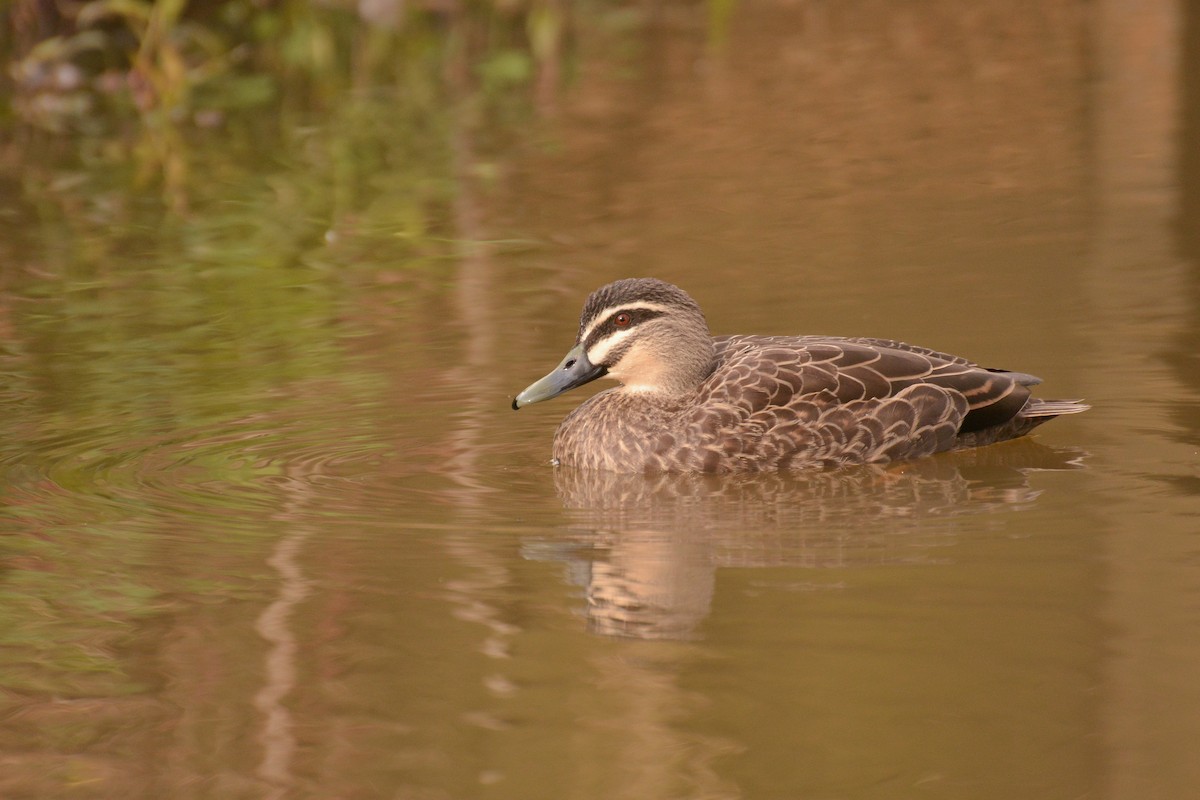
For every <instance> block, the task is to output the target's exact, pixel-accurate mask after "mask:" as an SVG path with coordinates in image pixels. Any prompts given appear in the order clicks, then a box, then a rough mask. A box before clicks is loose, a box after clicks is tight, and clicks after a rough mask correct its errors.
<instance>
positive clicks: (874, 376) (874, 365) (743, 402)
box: [713, 336, 1037, 457]
mask: <svg viewBox="0 0 1200 800" xmlns="http://www.w3.org/2000/svg"><path fill="white" fill-rule="evenodd" d="M714 344H715V346H716V350H717V362H718V367H717V371H718V372H721V373H723V374H725V375H726V376H729V375H733V376H735V377H734V379H732V380H729V379H728V378H727V379H726V380H723V381H720V382H717V385H714V386H713V394H714V399H716V397H715V396H716V395H723V397H722V398H721V399H723V400H725V401H726V402H729V403H731V404H733V405H736V406H738V407H740V408H742V409H744V410H745V411H747V412H749V413H751V414H753V413H756V412H760V411H762V410H764V409H767V408H771V407H775V406H783V405H787V404H788V403H793V402H794V401H795V400H796V399H805V400H808V401H810V402H814V403H815V404H816V406H817V407H835V406H840V405H844V404H847V403H851V402H853V401H856V400H882V399H887V398H895V397H898V396H900V394H901V393H903V392H904V391H905V390H906V389H909V388H910V387H918V386H936V387H940V388H942V389H948V390H950V394H951V395H958V396H960V397H961V398H962V399H963V400H964V401H965V414H953V413H950V412H949V409H951V408H953V407H957V403H955V402H952V401H951V400H950V399H949V398H948V396H947V395H946V394H945V393H937V396H938V397H939V398H941V400H940V401H939V404H938V408H937V410H936V412H935V411H928V412H927V415H928V417H929V420H933V421H932V422H929V421H926V422H923V423H921V424H918V423H916V422H910V423H908V424H907V425H906V426H905V427H906V428H907V429H908V430H909V431H910V432H911V431H914V430H917V429H918V428H920V427H921V425H922V424H927V425H929V426H930V429H931V430H936V431H937V433H936V434H930V436H931V437H932V438H933V439H934V440H937V441H938V442H940V443H943V444H944V442H943V441H942V440H944V439H945V435H946V429H947V423H948V421H949V419H950V418H951V417H954V416H957V419H956V427H955V431H954V433H955V435H958V434H967V433H975V432H977V431H981V430H985V429H988V428H993V427H996V426H1000V425H1004V424H1005V423H1007V422H1008V421H1009V420H1011V419H1013V418H1014V417H1016V416H1017V415H1018V414H1019V413H1020V412H1021V410H1022V409H1023V408H1024V407H1025V406H1026V403H1027V402H1028V400H1029V395H1030V392H1029V389H1028V388H1026V387H1027V385H1029V384H1031V383H1033V382H1035V381H1036V380H1037V379H1036V378H1034V377H1033V376H1031V375H1025V374H1023V373H1008V372H1004V371H998V370H987V369H984V368H982V367H979V366H976V365H975V364H974V363H973V362H971V361H968V360H967V359H965V358H962V357H959V356H953V355H949V354H947V353H941V352H939V351H936V350H931V349H928V348H923V347H916V346H913V345H909V344H906V343H904V342H896V341H893V340H888V339H868V338H853V339H851V338H836V337H819V336H797V337H784V336H727V337H718V338H717V339H716V340H714ZM918 396H919V397H923V398H924V400H923V402H924V403H925V404H926V406H928V404H929V402H930V398H931V397H932V395H930V394H928V393H924V394H918V395H911V394H910V395H906V397H908V398H909V400H910V401H911V400H912V399H913V398H915V397H918ZM923 407H925V406H923ZM900 410H901V409H900V408H899V407H897V408H892V409H890V410H887V411H885V412H880V413H884V415H885V416H886V415H888V414H894V413H898V412H899V411H900ZM945 414H950V416H949V417H945V416H944V415H945ZM858 418H861V415H860V416H856V419H858ZM841 420H842V418H841V417H839V418H838V420H831V421H830V424H833V425H834V427H837V423H838V422H839V421H841ZM886 429H887V426H886V425H885V438H887V439H889V440H894V438H895V435H896V434H894V433H893V434H887V433H886ZM914 446H915V448H916V449H918V450H920V449H923V445H921V444H920V443H918V444H917V445H914ZM941 449H945V448H944V447H943V448H941ZM904 457H910V456H907V455H906V456H904Z"/></svg>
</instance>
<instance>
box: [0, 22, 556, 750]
mask: <svg viewBox="0 0 1200 800" xmlns="http://www.w3.org/2000/svg"><path fill="white" fill-rule="evenodd" d="M368 7H369V9H370V12H369V13H370V14H371V15H372V16H371V18H370V19H367V18H364V17H362V16H359V15H358V14H356V13H355V12H354V11H353V9H356V8H362V9H368ZM64 8H73V6H70V5H69V4H53V3H45V2H40V1H39V0H15V2H13V3H10V4H8V5H7V6H6V7H5V11H4V12H3V13H4V14H5V15H6V16H7V17H8V20H7V22H8V24H9V25H10V28H11V30H12V31H13V32H14V36H13V37H12V38H11V39H10V40H8V41H7V42H6V44H4V45H0V48H2V47H8V48H12V50H11V51H10V52H3V53H0V55H3V56H5V57H6V60H8V61H9V62H10V63H11V64H13V66H12V68H11V69H10V71H9V74H8V76H7V77H8V79H9V80H10V81H11V87H10V88H11V92H12V94H13V96H14V97H15V101H14V103H13V112H9V111H7V110H6V111H5V112H0V113H6V114H9V117H8V118H7V119H5V120H4V122H5V123H6V126H5V129H4V130H3V131H0V137H2V138H3V141H2V142H0V609H3V611H0V650H4V651H5V652H6V653H7V655H6V656H5V657H4V658H3V659H0V667H3V671H4V673H5V675H7V676H8V677H7V678H4V679H2V680H0V689H7V690H12V691H15V692H17V693H19V694H28V695H30V696H36V695H41V694H47V695H61V696H72V695H95V696H103V695H110V696H113V695H119V694H123V693H126V692H136V691H139V690H142V689H143V688H144V686H145V681H142V680H141V679H140V678H138V676H136V675H133V674H131V673H130V672H129V671H128V670H127V669H126V666H125V664H124V661H123V658H124V655H123V654H125V653H126V652H127V651H128V650H129V649H130V648H135V647H137V646H139V645H138V643H137V641H136V639H137V637H138V636H139V635H140V634H139V632H140V631H142V630H143V628H144V627H145V626H146V625H147V623H146V622H145V621H146V620H147V619H151V618H153V617H155V616H156V615H158V614H160V613H161V612H162V611H164V610H166V609H168V608H170V607H172V606H173V605H175V606H177V605H178V603H179V599H178V598H180V597H183V598H185V601H184V602H190V600H189V599H186V598H192V597H196V596H204V595H209V596H210V597H213V598H218V599H219V600H220V601H227V600H229V599H230V598H236V595H237V591H235V590H231V588H230V585H229V583H228V582H234V583H236V582H237V581H239V580H243V581H245V580H246V576H242V577H239V576H238V575H237V574H236V569H237V568H236V567H234V568H233V569H227V564H226V563H225V561H222V559H225V560H226V561H228V560H230V559H231V558H232V560H233V562H234V563H235V564H240V566H241V567H242V568H243V569H245V568H246V567H245V563H249V564H261V562H262V557H261V555H260V554H259V553H258V552H257V549H256V548H258V547H260V546H265V543H268V542H269V541H270V540H271V537H273V536H274V535H277V533H278V531H273V530H271V529H270V528H269V526H263V525H262V523H261V520H262V518H263V517H264V516H267V515H265V514H262V513H261V510H262V508H264V507H272V508H273V507H274V505H275V504H276V503H277V502H278V498H277V495H276V493H275V492H274V491H273V484H272V483H271V481H272V480H275V479H277V478H278V477H279V476H280V474H281V472H282V467H281V464H284V463H288V462H289V460H291V461H300V460H302V459H301V456H300V455H298V453H301V451H304V455H305V457H308V458H311V459H313V460H315V461H319V460H320V459H321V458H329V457H330V456H329V453H328V452H325V451H322V450H321V448H323V447H324V448H333V447H336V448H338V453H337V455H338V457H339V458H342V459H348V458H358V457H366V456H367V455H369V454H371V453H374V452H377V451H378V450H379V449H381V447H383V446H384V445H383V444H381V443H380V440H379V436H378V433H377V429H376V427H373V426H377V425H378V423H379V420H378V418H377V417H376V416H374V415H373V414H372V413H366V411H365V410H370V409H375V408H377V407H378V406H379V404H380V403H381V400H380V398H381V397H382V396H383V395H384V393H385V392H386V391H387V390H388V388H389V387H386V386H382V385H380V384H381V382H382V381H383V380H385V378H384V377H382V376H381V374H380V373H379V372H372V371H370V370H359V369H356V367H355V362H354V360H353V358H351V357H349V356H348V351H350V350H351V346H352V345H353V340H354V337H355V336H356V335H358V334H359V333H360V332H361V331H362V330H366V329H369V326H364V325H358V324H356V322H355V320H356V319H357V318H359V317H361V316H362V315H363V313H364V308H367V307H369V306H370V304H371V302H372V301H373V298H374V297H375V295H376V294H377V292H376V291H375V288H376V287H380V286H387V285H393V284H397V283H398V284H399V285H400V286H402V287H407V288H410V289H411V291H407V292H393V293H392V295H390V296H389V300H390V306H389V307H388V308H387V309H385V310H384V312H383V313H387V314H398V315H400V316H402V317H403V316H404V315H406V314H407V315H408V316H409V318H412V317H418V318H420V319H426V318H433V317H435V316H436V314H437V310H436V308H434V309H431V310H424V309H415V308H414V309H409V308H407V307H406V306H405V304H406V303H411V304H413V305H414V306H415V305H416V298H417V297H422V296H424V297H429V296H436V295H437V294H439V293H440V292H442V291H443V288H444V286H445V285H446V283H447V281H446V280H445V278H444V272H445V265H446V264H447V263H448V258H447V257H448V256H449V255H450V253H451V250H450V248H449V247H447V243H448V242H451V241H453V240H454V238H455V237H456V236H458V235H461V234H460V233H459V232H458V231H457V230H456V227H455V224H454V220H453V208H454V201H455V199H456V197H457V196H458V194H459V193H460V192H463V191H476V190H478V187H479V185H480V184H481V183H482V181H483V179H485V178H487V177H488V176H489V175H492V174H494V172H495V170H494V169H492V168H491V167H490V166H489V165H488V164H487V163H486V156H485V155H481V153H480V152H479V143H483V144H484V145H486V146H487V147H492V148H494V147H495V146H496V145H497V144H498V143H502V142H503V139H504V135H505V127H506V126H508V125H511V124H513V123H515V122H519V121H520V120H522V119H525V118H527V116H528V111H529V107H530V102H531V98H533V100H534V101H536V96H537V94H538V92H540V90H541V81H542V80H543V76H544V75H547V74H549V75H552V76H554V75H557V74H558V72H557V64H556V62H557V59H558V58H559V56H560V54H559V50H560V42H561V40H562V37H563V35H564V30H565V26H564V23H563V20H564V17H563V11H562V7H561V6H560V5H559V4H558V3H557V2H555V0H534V2H532V3H530V4H526V5H523V4H510V3H506V2H500V0H497V2H495V3H483V4H458V3H454V4H449V3H447V4H440V3H435V2H431V3H425V4H424V5H417V4H411V3H400V2H387V0H376V1H375V2H370V3H365V2H364V3H357V4H355V3H312V2H307V0H305V1H304V2H301V0H280V2H275V3H258V2H253V1H252V0H229V1H228V2H199V1H196V2H191V3H185V2H183V0H167V1H166V2H150V1H149V0H95V2H87V3H82V4H79V5H78V12H77V13H75V14H74V16H71V17H61V16H55V15H56V14H58V13H59V11H57V9H64ZM363 13H364V14H365V13H367V12H366V11H364V12H363ZM47 14H49V15H50V16H49V17H47ZM484 131H487V135H486V136H485V135H483V132H484ZM464 140H467V141H469V142H471V147H470V148H467V149H469V152H466V153H464V146H463V141H464ZM434 302H435V303H436V297H435V300H434ZM419 327H420V326H416V325H414V328H419ZM398 355H399V356H400V358H401V359H408V360H409V362H410V363H407V364H406V363H399V364H397V365H396V366H395V372H396V373H397V374H399V375H404V374H406V370H407V371H409V372H411V373H413V374H424V373H423V370H424V371H428V370H429V367H428V365H425V364H421V363H420V361H421V359H422V358H425V356H423V355H422V354H421V352H420V348H416V347H414V348H412V350H411V352H403V353H398ZM348 409H355V410H357V411H358V412H359V413H358V415H355V414H353V413H350V414H344V413H343V412H345V411H346V410H348ZM339 414H342V416H339ZM306 425H309V426H313V427H314V428H319V430H314V429H313V428H309V427H305V426H306ZM306 437H308V438H306ZM335 440H336V441H335ZM384 444H386V443H384ZM305 448H308V450H307V451H306V450H305ZM264 452H265V453H266V454H264ZM314 453H315V454H314ZM201 487H202V488H201ZM239 498H240V499H239ZM240 502H244V503H251V504H253V505H255V506H256V510H257V511H259V512H260V514H259V515H258V516H257V517H256V516H255V515H252V514H246V515H244V516H243V515H242V512H243V511H244V510H245V509H243V508H239V506H238V503H240ZM247 517H253V518H255V519H257V520H258V522H246V521H245V519H246V518H247ZM239 525H243V526H246V528H245V529H242V528H239ZM184 528H186V530H187V536H186V537H180V538H179V540H173V538H172V533H173V532H174V531H176V530H180V529H184ZM206 544H213V545H215V546H214V547H211V548H209V547H206ZM239 546H243V547H245V548H247V549H248V554H247V557H246V558H245V559H244V563H242V562H238V561H237V559H236V558H235V557H232V556H231V555H230V554H231V553H235V552H236V550H237V548H238V547H239ZM181 558H182V559H186V562H187V564H188V568H187V570H186V571H183V570H181V571H180V572H179V573H176V574H172V573H171V571H170V570H169V569H164V565H166V564H171V563H176V559H181ZM229 573H233V574H229ZM181 575H183V576H186V578H183V577H181ZM197 576H202V577H197ZM250 577H256V576H250ZM204 581H207V583H206V584H205V585H203V586H201V585H192V584H199V583H201V582H204ZM243 585H244V584H243ZM262 591H263V587H262V586H257V587H256V589H255V591H254V593H245V592H244V593H243V596H247V595H248V594H253V596H254V597H255V598H257V597H261V595H262ZM164 597H171V598H172V599H171V600H170V601H167V600H164V599H163V598H164ZM216 601H218V600H214V602H216ZM3 740H4V739H3V731H0V743H2V742H3Z"/></svg>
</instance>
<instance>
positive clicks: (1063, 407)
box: [1017, 397, 1091, 419]
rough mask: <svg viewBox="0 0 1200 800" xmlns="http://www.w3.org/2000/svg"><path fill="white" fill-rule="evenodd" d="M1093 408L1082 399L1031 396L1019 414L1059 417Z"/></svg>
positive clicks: (1029, 416)
mask: <svg viewBox="0 0 1200 800" xmlns="http://www.w3.org/2000/svg"><path fill="white" fill-rule="evenodd" d="M1089 408H1091V406H1090V405H1088V404H1087V403H1085V402H1083V401H1082V400H1039V399H1038V398H1036V397H1033V398H1030V400H1029V402H1028V403H1026V404H1025V407H1024V408H1022V409H1021V413H1020V414H1018V415H1017V416H1020V417H1025V418H1027V419H1028V418H1032V417H1059V416H1062V415H1063V414H1078V413H1079V412H1081V411H1087V410H1088V409H1089Z"/></svg>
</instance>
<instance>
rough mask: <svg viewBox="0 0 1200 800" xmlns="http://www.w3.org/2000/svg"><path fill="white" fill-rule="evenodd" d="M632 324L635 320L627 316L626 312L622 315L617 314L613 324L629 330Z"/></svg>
mask: <svg viewBox="0 0 1200 800" xmlns="http://www.w3.org/2000/svg"><path fill="white" fill-rule="evenodd" d="M631 322H633V319H632V318H631V317H630V316H629V315H628V314H626V313H625V312H624V311H622V312H621V313H620V314H617V316H615V317H613V324H614V325H616V326H617V327H618V328H628V327H629V323H631Z"/></svg>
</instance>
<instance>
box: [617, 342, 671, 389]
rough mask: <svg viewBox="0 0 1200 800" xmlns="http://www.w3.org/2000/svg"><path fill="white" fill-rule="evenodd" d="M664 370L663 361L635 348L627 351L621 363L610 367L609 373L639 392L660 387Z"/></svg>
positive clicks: (626, 386)
mask: <svg viewBox="0 0 1200 800" xmlns="http://www.w3.org/2000/svg"><path fill="white" fill-rule="evenodd" d="M662 372H663V363H662V361H660V360H659V359H657V358H655V357H654V356H653V355H651V354H650V353H647V352H645V351H642V350H639V349H636V348H635V349H634V350H631V351H630V352H628V353H626V354H625V356H624V358H622V359H621V361H620V363H618V364H616V365H614V366H613V367H610V368H609V370H608V375H609V377H611V378H616V379H617V380H619V381H621V383H624V384H625V388H627V389H629V390H631V391H635V392H637V391H652V390H654V389H656V388H658V386H659V383H660V378H661V376H662Z"/></svg>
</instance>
